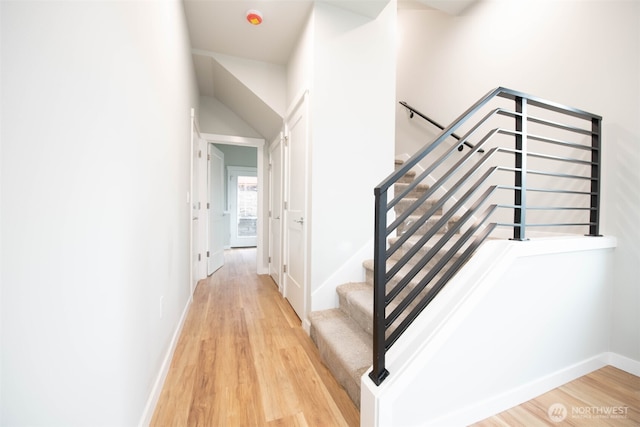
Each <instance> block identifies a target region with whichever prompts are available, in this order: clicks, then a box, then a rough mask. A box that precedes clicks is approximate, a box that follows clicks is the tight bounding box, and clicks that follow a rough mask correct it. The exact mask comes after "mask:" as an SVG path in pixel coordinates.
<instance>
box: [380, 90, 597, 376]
mask: <svg viewBox="0 0 640 427" xmlns="http://www.w3.org/2000/svg"><path fill="white" fill-rule="evenodd" d="M505 100H506V101H505ZM505 102H506V103H510V102H513V103H514V106H512V107H510V108H507V107H505V106H504V105H500V104H501V103H503V104H504V103H505ZM402 104H403V105H404V106H405V107H407V108H409V109H410V111H412V112H414V113H418V112H417V111H416V110H415V109H413V108H412V107H409V106H407V105H406V103H402ZM494 104H497V105H495V106H494ZM512 105H513V104H512ZM483 114H484V115H483ZM420 115H421V116H423V115H422V114H420ZM601 121H602V118H601V117H600V116H597V115H595V114H591V113H588V112H585V111H582V110H578V109H575V108H571V107H566V106H563V105H560V104H557V103H554V102H550V101H545V100H543V99H540V98H537V97H533V96H530V95H526V94H524V93H521V92H517V91H514V90H510V89H505V88H502V87H500V88H497V89H495V90H493V91H491V92H489V93H488V94H487V95H486V96H484V97H483V98H482V99H480V100H479V101H478V102H476V103H475V104H474V105H473V106H471V107H470V108H469V109H468V110H467V111H465V112H464V113H463V114H462V115H461V116H460V117H459V118H458V119H457V120H456V121H454V122H453V124H451V125H449V126H448V127H446V128H444V129H443V130H442V132H441V133H440V134H439V136H438V137H437V138H436V139H435V140H434V141H433V142H432V143H430V144H428V145H426V146H425V147H423V148H422V149H421V150H420V151H419V152H418V153H416V154H415V155H413V156H412V157H411V158H410V159H409V160H407V161H406V162H404V164H403V165H402V166H401V167H400V168H399V169H398V170H396V171H395V172H394V173H393V174H391V175H390V176H389V177H388V178H387V179H385V180H384V181H383V182H382V183H380V185H378V186H377V187H376V188H375V242H374V246H375V249H374V273H373V274H374V316H373V347H374V349H373V371H372V372H371V374H370V377H371V379H372V380H373V381H374V382H375V383H376V384H377V385H379V384H380V383H381V382H382V381H383V380H384V379H385V378H386V376H387V375H388V374H389V373H388V372H387V370H386V368H385V355H386V352H387V351H388V350H389V349H390V348H391V346H392V345H393V344H394V343H395V342H396V341H397V340H398V338H399V337H400V336H401V335H402V333H403V332H404V331H406V329H407V328H408V327H409V325H410V324H411V323H412V322H413V321H414V320H415V319H416V317H417V316H418V315H419V314H420V313H421V312H422V310H424V308H425V307H426V306H427V305H428V304H429V303H430V302H431V301H432V300H433V299H434V298H435V297H436V295H437V294H438V292H440V290H441V289H442V288H443V287H444V286H445V285H446V284H447V282H448V281H449V280H450V279H451V278H452V277H453V276H454V275H455V274H456V272H457V271H458V270H459V269H460V268H461V267H462V266H463V265H464V263H465V262H467V260H468V259H469V258H470V257H471V256H472V254H473V253H474V252H475V250H476V249H477V248H478V247H479V246H480V245H481V244H482V243H483V242H484V241H485V240H486V239H487V238H490V237H491V238H493V237H496V236H498V235H499V231H500V230H504V229H505V228H506V229H507V230H511V231H510V233H509V235H510V236H511V238H512V239H513V240H518V241H525V240H527V230H529V229H531V228H533V227H536V228H538V229H542V230H549V229H551V230H559V231H560V232H562V233H575V231H574V230H575V229H576V228H578V229H580V228H587V229H588V235H590V236H597V235H598V233H599V211H600V206H599V205H600V153H601V151H600V145H601ZM459 130H461V131H463V132H464V134H463V135H462V136H458V138H457V139H458V143H456V145H453V146H452V145H450V144H447V143H446V142H445V141H446V140H447V138H449V137H451V136H454V133H455V132H456V131H459ZM473 135H475V136H477V137H476V140H479V142H477V143H476V144H475V145H471V144H469V145H470V147H469V151H468V152H467V153H465V154H464V155H463V157H462V158H455V157H451V154H452V153H453V152H454V151H455V150H456V149H457V147H459V146H462V144H465V145H467V140H468V139H469V137H471V136H473ZM479 135H482V137H479ZM456 136H457V135H456ZM469 145H467V146H469ZM485 150H486V151H485ZM478 154H480V155H481V156H478ZM422 167H424V169H423V170H422V171H421V172H419V173H417V174H416V176H415V178H412V179H409V180H408V182H405V181H407V177H409V176H411V175H409V174H408V173H409V172H410V171H412V170H415V169H419V168H422ZM427 183H428V184H429V185H428V186H427V185H424V184H427ZM421 184H422V185H421Z"/></svg>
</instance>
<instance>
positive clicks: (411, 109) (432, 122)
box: [400, 101, 484, 153]
mask: <svg viewBox="0 0 640 427" xmlns="http://www.w3.org/2000/svg"><path fill="white" fill-rule="evenodd" d="M400 105H402V106H403V107H405V108H406V109H407V110H409V118H413V115H414V114H417V115H418V116H420V117H422V118H423V119H424V120H426V121H428V122H429V123H431V124H432V125H434V126H435V127H437V128H438V129H440V130H444V126H442V125H441V124H440V123H438V122H436V121H435V120H433V119H432V118H431V117H428V116H426V115H424V114H422V113H421V112H420V111H418V110H416V109H415V108H413V107H412V106H411V105H409V104H407V103H406V102H404V101H400ZM451 136H452V137H453V138H455V139H456V140H458V141H460V139H462V138H460V137H459V136H458V135H456V134H455V133H452V134H451ZM463 144H464V145H466V146H467V147H469V148H473V147H474V146H473V144H471V143H470V142H469V141H464V142H463V143H462V144H460V145H459V146H458V151H462V149H463ZM479 153H484V151H483V150H480V151H479Z"/></svg>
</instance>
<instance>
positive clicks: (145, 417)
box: [138, 297, 193, 427]
mask: <svg viewBox="0 0 640 427" xmlns="http://www.w3.org/2000/svg"><path fill="white" fill-rule="evenodd" d="M192 302H193V297H189V299H188V300H187V304H186V305H185V307H184V310H183V311H182V316H180V320H179V321H178V325H177V327H176V329H175V331H174V332H173V337H171V342H170V343H169V348H168V349H167V353H166V354H165V356H164V360H163V361H162V365H161V366H160V372H158V376H157V377H156V381H155V382H154V384H153V388H152V389H151V393H150V394H149V398H148V399H147V404H146V405H145V407H144V411H143V412H142V417H140V422H139V423H138V427H146V426H148V425H149V424H151V418H152V417H153V412H154V410H155V408H156V405H157V404H158V399H159V398H160V393H161V392H162V387H163V386H164V381H165V379H166V378H167V373H169V367H170V366H171V360H172V359H173V353H174V352H175V350H176V345H177V344H178V339H179V338H180V334H181V333H182V327H183V326H184V321H185V320H186V318H187V313H189V308H190V307H191V303H192Z"/></svg>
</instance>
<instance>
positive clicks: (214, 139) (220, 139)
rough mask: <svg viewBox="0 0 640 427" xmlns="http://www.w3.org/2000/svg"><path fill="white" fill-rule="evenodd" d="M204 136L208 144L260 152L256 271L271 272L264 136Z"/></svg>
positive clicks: (210, 134) (206, 134) (208, 134)
mask: <svg viewBox="0 0 640 427" xmlns="http://www.w3.org/2000/svg"><path fill="white" fill-rule="evenodd" d="M201 136H202V138H204V139H205V140H206V141H207V144H223V145H239V146H244V147H255V148H256V149H257V150H256V151H257V152H258V153H257V154H258V159H257V160H258V162H257V163H258V164H257V172H258V212H259V214H258V227H257V228H258V230H257V232H258V241H257V244H256V272H257V273H258V274H267V273H268V272H269V265H268V262H267V260H266V258H265V256H264V254H265V250H264V249H265V241H266V239H265V235H264V230H265V227H264V223H265V221H266V220H268V218H267V213H266V212H265V203H264V192H265V188H266V187H265V184H266V183H267V182H268V180H267V177H265V175H264V174H265V170H266V168H265V165H264V158H265V157H264V139H262V138H247V137H243V136H231V135H218V134H214V133H202V134H201ZM204 185H205V186H206V188H207V189H209V185H208V184H207V183H205V184H204ZM208 237H209V236H207V242H208V241H209V238H208Z"/></svg>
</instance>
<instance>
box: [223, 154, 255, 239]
mask: <svg viewBox="0 0 640 427" xmlns="http://www.w3.org/2000/svg"><path fill="white" fill-rule="evenodd" d="M227 175H228V178H227V195H228V197H229V213H230V216H231V221H230V224H229V232H230V239H229V242H230V245H231V247H232V248H247V247H252V246H256V244H257V242H258V170H257V168H253V167H242V166H227Z"/></svg>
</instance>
